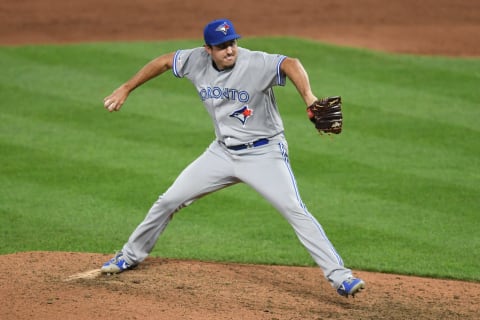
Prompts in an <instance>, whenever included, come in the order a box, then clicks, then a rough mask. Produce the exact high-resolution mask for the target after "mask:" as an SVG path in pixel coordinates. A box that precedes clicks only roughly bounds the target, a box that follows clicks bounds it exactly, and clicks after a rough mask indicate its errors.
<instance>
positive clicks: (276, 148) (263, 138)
mask: <svg viewBox="0 0 480 320" xmlns="http://www.w3.org/2000/svg"><path fill="white" fill-rule="evenodd" d="M284 59H285V56H282V55H274V54H267V53H263V52H255V51H250V50H247V49H243V48H238V58H237V60H236V64H235V66H234V67H233V68H230V69H227V70H224V71H219V70H217V69H216V68H215V67H214V66H213V64H212V60H211V58H210V56H209V55H208V54H207V52H206V51H205V49H204V48H195V49H190V50H180V51H177V52H176V54H175V56H174V61H173V67H172V71H173V74H174V75H175V76H177V77H185V78H188V79H189V80H190V81H191V82H192V83H193V84H194V85H195V87H196V89H197V92H198V95H199V98H200V99H201V100H202V101H203V103H204V105H205V107H206V109H207V110H208V113H209V114H210V116H211V118H212V120H213V124H214V127H215V134H216V140H215V141H213V142H212V143H211V144H210V146H209V147H208V148H207V150H206V151H205V152H204V153H203V154H202V155H200V156H199V157H198V158H197V159H196V160H195V161H193V162H192V163H191V164H190V165H189V166H187V168H185V169H184V170H183V171H182V172H181V173H180V175H179V176H178V177H177V179H176V180H175V181H174V183H173V184H172V185H171V186H170V188H168V190H167V191H166V192H165V193H164V194H162V195H161V196H160V197H159V198H158V200H157V201H156V202H155V203H154V204H153V206H152V207H151V209H150V211H149V212H148V214H147V216H146V217H145V219H144V221H143V222H142V223H141V224H140V225H139V226H138V227H137V228H136V230H135V231H134V232H133V233H132V235H131V236H130V238H129V240H128V242H127V243H126V244H125V245H124V247H123V249H122V252H123V255H124V258H125V260H126V261H127V262H128V263H129V264H132V265H133V264H136V263H138V262H141V261H143V260H144V259H145V258H146V257H147V256H148V254H149V253H150V252H151V250H152V249H153V247H154V245H155V243H156V241H157V239H158V237H159V236H160V234H161V233H162V232H163V231H164V229H165V228H166V227H167V225H168V223H169V221H170V220H171V218H172V216H173V214H174V213H175V212H177V211H179V210H180V209H181V208H183V207H185V206H187V205H190V204H191V203H193V202H194V201H195V200H197V199H199V198H201V197H203V196H205V195H207V194H210V193H212V192H215V191H217V190H219V189H222V188H225V187H228V186H231V185H233V184H236V183H240V182H242V183H245V184H247V185H249V186H250V187H252V188H253V189H254V190H255V191H257V192H258V193H259V194H261V195H262V196H263V197H264V198H265V199H266V200H267V201H269V202H270V203H271V204H272V205H273V206H274V208H276V209H277V210H278V211H279V212H280V214H282V216H283V217H284V218H285V219H286V220H287V221H288V222H289V223H290V225H291V226H292V228H293V229H294V231H295V233H296V235H297V237H298V239H299V240H300V242H301V243H302V244H303V245H304V246H305V248H306V249H307V250H308V252H309V253H310V254H311V256H312V258H313V259H314V260H315V262H316V263H317V264H318V265H319V266H320V268H321V269H322V271H323V272H324V275H325V277H326V278H327V279H328V280H329V281H330V283H331V284H332V286H334V287H336V288H338V287H339V286H340V285H341V283H342V282H343V281H344V280H346V279H347V278H349V277H351V276H352V273H351V270H349V269H347V268H345V267H344V266H343V262H342V259H341V258H340V256H339V255H338V253H337V252H336V251H335V249H334V247H333V246H332V244H331V243H330V241H329V240H328V238H327V236H326V234H325V232H324V230H323V229H322V226H321V225H320V224H319V222H318V221H317V220H316V219H315V217H313V215H311V214H310V212H309V211H308V210H307V208H306V206H305V204H304V203H303V202H302V200H301V198H300V193H299V191H298V188H297V184H296V181H295V177H294V175H293V171H292V168H291V166H290V162H289V158H288V146H287V142H286V140H285V137H284V134H283V131H284V128H283V123H282V120H281V118H280V114H279V110H278V109H277V106H276V103H275V97H274V94H273V90H272V87H274V86H277V85H285V80H286V78H285V75H284V74H282V72H281V71H280V66H281V63H282V61H284Z"/></svg>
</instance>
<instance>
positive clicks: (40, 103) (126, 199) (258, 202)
mask: <svg viewBox="0 0 480 320" xmlns="http://www.w3.org/2000/svg"><path fill="white" fill-rule="evenodd" d="M197 45H201V42H199V41H171V42H160V43H99V44H83V45H66V46H57V45H49V46H22V47H0V67H1V70H2V71H1V73H0V95H1V99H0V101H1V102H0V191H1V192H0V253H2V254H6V253H12V252H18V251H31V250H58V251H81V252H101V253H113V251H114V250H116V249H119V248H121V246H122V245H123V243H124V242H125V241H126V240H127V237H128V236H129V235H130V233H131V232H132V231H133V229H134V228H135V227H136V225H137V224H138V223H140V222H141V220H142V219H143V217H144V215H145V214H146V212H147V210H148V209H149V208H150V205H151V204H152V203H153V202H154V201H155V200H156V198H157V196H158V195H159V194H161V193H162V192H163V191H165V189H166V188H167V187H168V186H169V185H170V184H171V182H172V181H173V179H175V177H176V176H177V174H178V173H179V172H180V171H181V170H182V169H183V168H184V167H185V166H186V165H187V164H188V163H190V161H192V160H193V159H194V158H195V157H196V156H198V155H199V154H200V153H201V152H203V150H204V149H205V148H206V146H207V145H208V144H209V143H210V141H211V140H212V139H213V138H214V136H213V128H212V125H211V121H210V119H209V117H208V116H207V113H206V112H205V110H204V109H203V106H202V105H201V103H200V101H199V99H198V97H197V94H196V93H195V90H194V89H193V86H192V85H191V84H190V83H189V82H188V80H186V79H180V80H179V79H177V78H175V77H174V76H173V75H172V74H171V73H168V74H165V75H163V76H162V77H160V78H158V79H155V80H154V81H151V82H149V83H148V84H146V85H144V86H143V87H141V88H140V89H138V90H137V91H135V92H134V93H133V94H132V95H131V97H130V99H129V100H128V101H127V103H126V104H125V106H124V108H123V109H122V111H121V112H119V113H114V114H110V113H108V112H107V111H105V110H104V109H103V105H102V100H103V97H104V96H106V95H108V94H109V93H110V92H111V91H112V90H113V89H115V88H116V87H117V86H118V85H120V84H121V83H122V82H123V81H125V80H127V79H128V78H129V77H130V76H131V75H133V73H135V72H136V71H137V70H138V69H139V68H140V67H141V66H143V65H144V64H145V63H146V62H148V61H149V60H150V59H152V58H154V57H156V56H157V55H160V54H162V53H164V52H169V51H174V50H176V49H177V48H187V47H193V46H197ZM240 45H241V46H244V47H248V48H251V49H254V50H264V51H269V52H278V53H283V54H286V55H290V56H294V57H298V58H300V59H301V61H302V62H303V64H304V66H305V68H306V69H307V70H308V71H309V74H310V80H311V83H312V87H313V88H314V91H315V93H316V94H317V95H318V96H326V95H342V97H343V100H344V105H343V106H344V116H345V124H344V132H342V134H341V135H339V136H335V137H333V139H331V138H329V137H326V136H323V137H322V136H319V135H318V134H317V133H316V132H315V130H314V128H313V126H312V125H311V123H310V122H309V121H308V119H307V118H306V114H305V112H304V110H305V107H304V105H303V103H302V101H301V99H300V97H299V96H298V94H297V93H296V92H295V88H294V86H293V85H292V84H291V83H288V84H287V86H286V87H285V88H278V89H276V96H277V100H278V102H279V106H280V109H281V113H282V115H283V117H284V123H285V126H286V135H287V138H288V140H289V147H290V157H291V162H292V166H293V168H294V170H295V173H296V177H297V182H298V184H299V187H300V191H301V193H302V198H303V200H304V202H305V203H306V204H307V206H308V207H309V210H310V211H311V212H312V213H313V214H314V215H315V216H316V217H317V218H318V220H319V221H320V222H321V223H322V225H323V226H324V228H325V230H326V232H327V234H328V236H329V237H330V240H331V241H332V242H333V244H334V245H335V247H336V248H337V250H338V251H339V252H340V254H341V255H342V257H343V258H344V260H345V262H346V264H347V265H348V266H349V267H352V268H358V269H363V270H375V271H382V272H395V273H402V274H415V275H421V276H432V277H444V278H455V279H466V280H474V281H479V280H480V273H479V272H478V262H479V261H480V232H479V226H480V197H479V194H480V170H479V169H480V124H479V120H480V108H479V103H480V93H479V90H478V84H479V83H480V60H479V59H454V58H442V57H416V56H402V55H393V54H383V53H375V52H369V51H366V50H357V49H350V48H340V47H334V46H327V45H324V44H320V43H316V42H310V41H305V40H299V39H292V38H251V39H245V40H242V41H241V42H240ZM152 255H153V256H163V257H176V258H193V259H202V260H216V261H232V262H246V263H266V264H283V265H313V261H312V259H311V258H310V256H308V254H307V252H306V251H305V249H304V248H303V247H302V246H301V245H300V243H299V242H298V241H297V239H296V237H295V235H294V233H293V231H292V229H291V228H290V226H289V225H288V224H287V223H286V221H284V220H283V219H282V218H281V216H280V215H279V214H278V213H277V212H276V211H275V210H274V209H273V208H272V207H271V206H270V204H269V203H267V202H266V201H265V200H263V198H261V197H260V196H258V195H257V194H256V193H255V192H253V191H252V190H250V189H249V188H248V187H246V186H245V185H237V186H234V187H231V188H229V189H226V190H222V191H220V192H218V193H215V194H212V195H210V196H209V197H206V198H203V199H201V200H200V201H198V202H196V203H194V204H193V205H192V206H190V207H188V208H185V209H184V210H182V211H181V212H180V213H178V214H177V215H176V216H175V218H174V219H173V220H172V222H171V224H170V225H169V227H168V228H167V230H166V232H165V233H164V235H163V236H162V237H161V238H160V240H159V241H158V243H157V246H156V247H155V250H154V251H153V253H152Z"/></svg>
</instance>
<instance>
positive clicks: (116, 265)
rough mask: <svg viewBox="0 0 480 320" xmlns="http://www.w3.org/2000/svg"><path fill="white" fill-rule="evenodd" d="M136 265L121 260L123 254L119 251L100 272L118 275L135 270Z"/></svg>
mask: <svg viewBox="0 0 480 320" xmlns="http://www.w3.org/2000/svg"><path fill="white" fill-rule="evenodd" d="M136 266H137V265H136V264H129V263H128V262H127V261H125V259H124V258H123V252H122V251H119V252H117V253H116V254H115V257H113V258H112V259H110V260H109V261H107V262H105V264H104V265H103V266H102V268H101V269H100V271H101V272H102V273H120V272H123V271H126V270H130V269H133V268H135V267H136Z"/></svg>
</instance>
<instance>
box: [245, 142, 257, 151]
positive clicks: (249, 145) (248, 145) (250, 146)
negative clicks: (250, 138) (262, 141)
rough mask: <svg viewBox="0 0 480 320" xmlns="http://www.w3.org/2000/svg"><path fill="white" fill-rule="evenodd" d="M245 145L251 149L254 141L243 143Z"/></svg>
mask: <svg viewBox="0 0 480 320" xmlns="http://www.w3.org/2000/svg"><path fill="white" fill-rule="evenodd" d="M245 146H246V147H247V149H251V148H253V147H255V142H249V143H245Z"/></svg>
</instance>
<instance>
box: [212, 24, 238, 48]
mask: <svg viewBox="0 0 480 320" xmlns="http://www.w3.org/2000/svg"><path fill="white" fill-rule="evenodd" d="M203 38H204V39H205V44H207V45H211V46H216V45H219V44H221V43H224V42H227V41H230V40H235V39H238V38H240V35H238V34H237V33H236V32H235V29H234V28H233V24H232V22H231V21H230V20H228V19H217V20H213V21H212V22H210V23H209V24H207V25H206V26H205V29H204V30H203Z"/></svg>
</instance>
